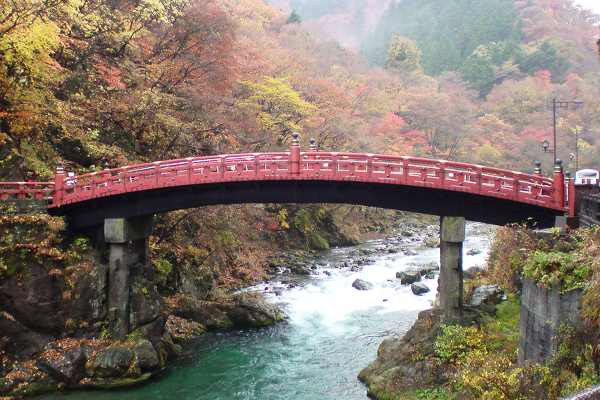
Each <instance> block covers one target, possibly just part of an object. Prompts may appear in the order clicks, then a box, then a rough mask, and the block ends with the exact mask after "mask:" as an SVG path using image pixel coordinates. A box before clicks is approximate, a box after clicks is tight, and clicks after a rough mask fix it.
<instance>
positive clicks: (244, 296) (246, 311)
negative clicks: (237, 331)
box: [219, 293, 287, 327]
mask: <svg viewBox="0 0 600 400" xmlns="http://www.w3.org/2000/svg"><path fill="white" fill-rule="evenodd" d="M219 307H220V308H221V309H222V310H223V311H224V312H225V313H226V314H227V317H228V318H229V319H230V320H231V322H232V323H233V324H234V325H235V326H240V327H252V326H266V325H272V324H274V323H275V322H278V321H282V320H283V319H285V318H287V316H286V315H285V313H284V312H283V310H281V309H280V308H279V307H277V306H275V305H272V304H269V303H267V302H266V301H265V300H264V298H263V297H262V296H260V295H259V294H258V293H238V294H235V295H233V296H231V297H230V298H229V299H228V301H226V302H223V303H221V304H220V305H219Z"/></svg>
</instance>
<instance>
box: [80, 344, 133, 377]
mask: <svg viewBox="0 0 600 400" xmlns="http://www.w3.org/2000/svg"><path fill="white" fill-rule="evenodd" d="M135 361H136V358H135V354H134V352H133V350H131V349H130V348H129V347H125V346H112V347H107V348H105V349H102V350H99V351H98V352H96V353H95V354H93V355H92V357H91V358H90V360H88V362H87V364H86V367H85V368H86V372H87V374H88V375H89V376H91V377H98V378H121V377H124V376H127V375H130V374H131V373H132V372H134V371H131V370H132V367H133V366H134V363H135Z"/></svg>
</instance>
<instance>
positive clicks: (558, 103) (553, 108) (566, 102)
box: [552, 99, 583, 159]
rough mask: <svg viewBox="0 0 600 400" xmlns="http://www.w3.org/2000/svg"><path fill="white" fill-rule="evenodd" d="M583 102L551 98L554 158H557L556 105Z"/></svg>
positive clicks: (567, 105)
mask: <svg viewBox="0 0 600 400" xmlns="http://www.w3.org/2000/svg"><path fill="white" fill-rule="evenodd" d="M571 103H572V104H578V105H579V104H583V100H580V99H575V100H571V101H557V100H556V99H552V124H553V126H554V130H553V132H554V158H555V159H558V147H556V144H557V143H556V108H557V107H569V104H571Z"/></svg>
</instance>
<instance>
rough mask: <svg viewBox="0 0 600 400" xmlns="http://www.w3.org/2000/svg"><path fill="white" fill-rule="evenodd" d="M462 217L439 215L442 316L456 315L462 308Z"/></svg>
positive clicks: (463, 226)
mask: <svg viewBox="0 0 600 400" xmlns="http://www.w3.org/2000/svg"><path fill="white" fill-rule="evenodd" d="M464 240H465V218H464V217H444V216H442V217H440V278H439V284H438V292H439V299H440V308H441V309H442V311H443V313H444V316H446V317H456V316H460V315H461V314H462V310H463V269H462V250H463V242H464Z"/></svg>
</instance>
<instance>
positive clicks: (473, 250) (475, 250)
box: [467, 249, 481, 256]
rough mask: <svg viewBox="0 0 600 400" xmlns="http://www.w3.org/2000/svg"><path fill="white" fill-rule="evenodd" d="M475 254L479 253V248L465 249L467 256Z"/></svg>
mask: <svg viewBox="0 0 600 400" xmlns="http://www.w3.org/2000/svg"><path fill="white" fill-rule="evenodd" d="M477 254H481V250H479V249H470V250H469V251H467V255H468V256H475V255H477Z"/></svg>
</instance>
